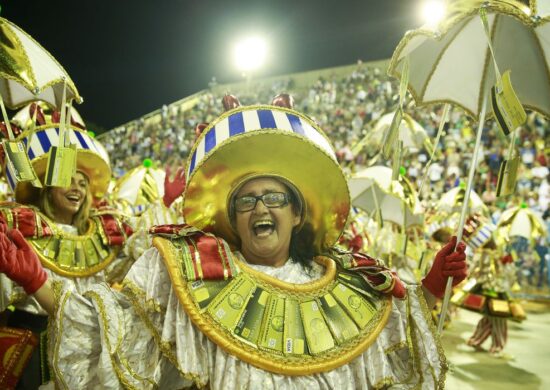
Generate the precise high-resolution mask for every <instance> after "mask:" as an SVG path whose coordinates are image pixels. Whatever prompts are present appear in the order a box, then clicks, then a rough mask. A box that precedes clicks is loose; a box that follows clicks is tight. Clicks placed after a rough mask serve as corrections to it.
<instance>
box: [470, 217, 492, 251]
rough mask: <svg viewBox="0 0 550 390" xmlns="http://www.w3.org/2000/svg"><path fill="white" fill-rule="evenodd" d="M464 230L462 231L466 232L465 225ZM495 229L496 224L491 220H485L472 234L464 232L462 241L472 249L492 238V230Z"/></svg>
mask: <svg viewBox="0 0 550 390" xmlns="http://www.w3.org/2000/svg"><path fill="white" fill-rule="evenodd" d="M464 230H465V232H464V233H467V232H466V227H465V228H464ZM495 230H496V226H495V225H494V224H493V223H491V222H487V223H485V224H483V226H481V227H480V228H478V229H477V230H476V231H474V232H473V233H472V234H464V242H465V243H466V245H468V246H469V247H470V248H472V249H477V248H481V247H482V246H483V245H485V244H486V243H488V242H489V241H490V240H491V239H492V238H493V232H494V231H495Z"/></svg>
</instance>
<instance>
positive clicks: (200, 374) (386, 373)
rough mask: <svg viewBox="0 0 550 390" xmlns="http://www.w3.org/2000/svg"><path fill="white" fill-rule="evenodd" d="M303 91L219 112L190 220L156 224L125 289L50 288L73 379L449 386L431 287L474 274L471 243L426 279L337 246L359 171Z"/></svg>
mask: <svg viewBox="0 0 550 390" xmlns="http://www.w3.org/2000/svg"><path fill="white" fill-rule="evenodd" d="M290 102H291V100H290V98H289V97H288V96H280V97H278V98H277V99H276V100H275V101H274V105H271V106H251V107H240V106H239V105H238V103H237V101H236V99H230V98H227V99H226V101H225V103H226V106H227V105H230V106H231V107H232V109H231V110H230V111H228V112H226V113H224V114H223V115H221V116H220V117H219V118H217V119H216V120H214V121H213V122H212V123H210V124H209V125H208V127H207V128H206V129H205V130H204V132H203V133H202V135H201V136H200V137H199V139H198V140H197V142H196V144H195V146H194V148H193V150H192V152H191V155H190V158H189V161H188V164H187V187H186V190H185V198H184V205H183V210H184V211H183V212H184V217H185V220H186V222H187V223H188V225H166V226H159V227H156V228H153V230H152V234H153V235H154V238H153V245H154V247H153V248H151V249H149V250H148V251H147V252H145V253H144V254H143V256H142V257H141V258H140V259H138V260H137V262H136V263H134V265H133V266H132V269H131V270H130V272H129V273H128V275H127V277H126V278H125V281H124V283H123V289H122V291H121V292H120V293H119V292H114V291H113V290H111V289H110V288H109V287H108V286H107V285H105V284H103V285H97V286H93V287H91V288H90V290H89V291H88V292H86V293H85V294H83V295H78V294H75V293H74V292H67V291H63V290H61V289H58V290H56V293H55V294H54V293H53V292H52V289H51V288H50V287H49V286H48V284H47V283H46V284H43V285H42V286H41V287H40V288H39V290H38V291H37V293H36V296H37V298H38V299H39V301H40V302H41V303H42V304H43V305H44V307H46V308H47V309H48V310H49V311H50V312H51V313H52V314H53V316H54V318H55V321H54V322H52V326H51V333H50V335H51V336H52V340H53V343H52V344H51V345H52V348H51V350H50V353H51V355H50V360H51V364H52V368H53V370H54V372H55V379H56V384H57V385H58V386H59V387H61V388H94V387H98V388H107V387H108V388H139V389H144V388H162V389H179V388H184V387H187V386H192V385H193V384H194V385H196V386H198V387H205V386H209V387H210V388H213V389H221V388H224V389H236V388H239V389H241V388H262V389H269V388H277V389H283V388H304V389H305V388H307V389H314V388H350V389H355V388H381V387H387V386H391V385H400V386H401V388H418V387H424V388H437V387H440V386H441V385H442V383H443V381H444V373H445V369H446V363H445V359H444V356H443V355H442V350H441V347H440V345H439V341H438V339H437V336H435V335H434V328H433V325H432V324H431V322H430V317H429V311H428V306H427V305H426V301H425V298H424V295H426V296H427V297H428V298H430V300H432V299H433V295H438V296H440V295H442V294H443V291H444V288H445V282H446V277H447V276H451V275H452V276H454V277H455V280H456V281H460V280H462V279H463V278H464V277H465V260H464V253H463V250H464V248H463V245H462V244H461V245H459V246H458V250H457V252H454V251H453V250H454V244H455V243H456V240H455V241H454V242H451V243H450V244H449V245H448V246H447V247H445V248H444V249H443V250H442V251H440V252H439V253H438V255H437V256H436V260H435V262H434V267H433V268H432V270H431V271H430V273H429V274H428V275H427V276H426V278H425V279H424V281H423V286H420V285H417V286H405V285H404V284H403V283H402V282H401V281H400V280H399V279H398V278H397V277H396V276H395V275H394V274H393V273H392V272H390V271H389V270H387V269H386V268H385V267H384V266H383V265H382V264H381V263H380V262H378V261H377V260H375V259H372V258H370V257H369V256H367V255H364V254H351V253H347V252H342V251H340V250H338V249H337V248H335V247H334V244H335V243H336V242H337V240H338V237H339V235H340V234H341V232H342V230H343V228H344V226H345V224H346V220H347V217H348V212H349V207H350V200H349V193H348V188H347V184H346V180H345V177H344V175H343V173H342V170H341V169H340V167H339V165H338V163H337V162H336V158H335V155H334V152H333V150H332V147H331V146H330V143H329V142H328V140H327V138H326V137H325V135H324V134H323V133H322V131H321V130H320V129H319V128H318V126H317V125H316V124H315V123H314V122H313V121H312V120H311V119H309V118H308V117H306V116H304V115H302V114H300V113H298V112H296V111H294V110H292V109H291V108H289V107H290V106H291V104H290ZM8 236H9V233H7V235H6V234H4V233H0V247H5V248H7V249H11V250H12V252H13V253H15V254H19V253H24V252H25V248H24V247H20V246H18V245H17V243H12V242H10V240H9V237H8ZM5 250H6V249H5ZM12 257H13V256H12ZM19 257H24V258H25V264H28V265H29V268H32V269H35V268H39V267H38V266H37V262H36V260H33V259H32V257H31V256H19ZM10 258H11V257H10V256H5V255H2V256H0V270H2V271H3V272H5V273H6V274H8V275H9V277H10V278H12V279H14V280H18V282H19V283H21V284H23V285H25V284H26V283H29V281H28V280H27V278H25V277H24V275H21V273H20V272H18V270H17V269H16V267H13V264H12V263H13V262H12V261H11V260H10ZM36 272H39V271H36Z"/></svg>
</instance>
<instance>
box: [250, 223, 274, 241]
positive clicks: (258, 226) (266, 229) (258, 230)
mask: <svg viewBox="0 0 550 390" xmlns="http://www.w3.org/2000/svg"><path fill="white" fill-rule="evenodd" d="M252 230H253V231H254V234H255V235H256V237H267V236H269V235H270V234H271V233H273V232H274V231H275V222H273V221H270V220H260V221H256V222H254V225H252Z"/></svg>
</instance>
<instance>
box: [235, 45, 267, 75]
mask: <svg viewBox="0 0 550 390" xmlns="http://www.w3.org/2000/svg"><path fill="white" fill-rule="evenodd" d="M266 55H267V45H266V43H265V41H264V40H263V39H261V38H258V37H251V38H247V39H245V40H243V41H241V42H239V43H237V44H236V45H235V50H234V60H235V65H236V66H237V68H238V69H239V70H240V71H242V72H250V71H253V70H255V69H258V68H259V67H260V66H262V65H263V63H264V61H265V58H266Z"/></svg>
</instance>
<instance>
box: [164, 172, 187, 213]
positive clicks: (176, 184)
mask: <svg viewBox="0 0 550 390" xmlns="http://www.w3.org/2000/svg"><path fill="white" fill-rule="evenodd" d="M183 191H185V167H180V168H178V170H177V171H176V175H175V176H174V180H173V181H170V167H166V176H165V177H164V197H163V198H162V200H163V202H164V205H165V206H166V207H170V206H171V205H172V203H174V201H175V200H176V199H177V198H178V197H179V196H181V194H183Z"/></svg>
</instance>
